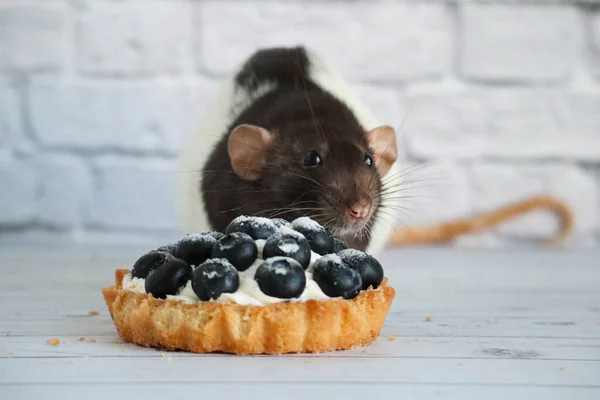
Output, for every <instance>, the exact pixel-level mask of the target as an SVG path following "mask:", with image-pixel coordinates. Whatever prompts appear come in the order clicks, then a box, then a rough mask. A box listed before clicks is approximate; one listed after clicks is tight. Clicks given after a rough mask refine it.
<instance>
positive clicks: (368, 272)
mask: <svg viewBox="0 0 600 400" xmlns="http://www.w3.org/2000/svg"><path fill="white" fill-rule="evenodd" d="M337 255H338V256H339V257H340V258H341V259H342V261H344V262H345V263H346V264H348V266H349V267H350V268H352V269H355V270H357V271H358V273H359V274H360V277H361V279H362V289H363V290H366V289H367V288H368V287H369V286H373V289H377V287H379V285H380V284H381V281H382V280H383V267H382V266H381V264H380V263H379V261H377V260H376V259H375V258H374V257H373V256H370V255H368V254H366V253H363V252H362V251H359V250H355V249H346V250H342V251H340V252H339V253H337Z"/></svg>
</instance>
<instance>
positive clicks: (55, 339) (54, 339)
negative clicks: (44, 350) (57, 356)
mask: <svg viewBox="0 0 600 400" xmlns="http://www.w3.org/2000/svg"><path fill="white" fill-rule="evenodd" d="M46 343H48V344H49V345H52V346H58V345H59V344H60V340H58V339H57V338H52V339H48V340H46Z"/></svg>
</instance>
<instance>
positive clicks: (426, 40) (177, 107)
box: [0, 0, 600, 247]
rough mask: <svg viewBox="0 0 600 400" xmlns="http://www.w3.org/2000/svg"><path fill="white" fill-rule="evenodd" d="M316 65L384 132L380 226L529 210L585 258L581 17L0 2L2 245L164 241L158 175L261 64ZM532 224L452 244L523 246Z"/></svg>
mask: <svg viewBox="0 0 600 400" xmlns="http://www.w3.org/2000/svg"><path fill="white" fill-rule="evenodd" d="M296 44H304V45H307V46H309V47H312V48H314V49H315V50H317V51H318V52H319V53H320V54H321V55H322V56H323V57H324V58H325V59H326V60H328V61H329V63H330V64H332V65H333V66H334V67H335V68H337V69H338V70H339V71H340V72H341V73H342V74H343V75H344V76H345V77H346V79H347V80H348V81H349V82H350V83H351V84H352V85H353V86H354V87H355V89H356V90H357V91H358V92H359V93H360V94H361V95H362V96H363V98H364V102H365V103H366V104H367V105H369V106H370V107H371V108H372V109H373V111H374V113H375V114H376V115H378V116H379V117H380V118H381V119H382V121H384V122H386V123H389V124H392V125H394V126H395V127H396V128H397V129H398V136H399V138H398V140H399V144H400V146H401V150H402V151H401V160H400V161H399V162H400V163H402V164H403V165H404V166H406V167H410V166H414V165H419V166H420V167H415V168H413V170H410V171H413V172H411V173H410V174H409V175H407V179H409V180H410V181H412V183H410V184H407V187H405V190H406V192H405V193H407V194H410V195H411V196H414V197H413V198H412V200H411V201H410V202H409V201H407V202H405V203H404V204H403V206H404V207H405V208H406V209H405V210H404V209H403V210H401V212H399V214H398V218H399V221H398V225H399V226H402V224H407V225H418V224H425V223H432V222H435V221H440V220H446V219H451V218H457V217H463V216H467V215H469V214H472V213H475V212H481V211H485V210H490V209H493V208H495V207H498V206H500V205H503V204H506V203H508V202H512V201H516V200H519V199H521V198H525V197H527V196H529V195H533V194H551V195H554V196H556V197H558V198H560V199H563V200H564V201H566V202H567V203H568V204H569V205H570V206H571V207H572V208H573V210H574V212H575V216H576V224H577V225H576V232H575V234H574V235H573V236H572V237H571V238H570V240H569V242H568V244H567V245H568V246H576V247H579V246H583V247H590V246H599V243H600V7H599V5H598V2H595V1H583V0H582V1H576V0H568V1H545V0H536V1H525V0H523V1H518V0H514V1H500V0H499V1H493V0H488V1H467V0H464V1H460V0H454V1H452V0H446V1H444V0H429V1H416V0H415V1H347V2H342V1H325V0H320V1H318V0H313V1H299V0H297V1H293V0H287V1H280V2H275V1H262V0H254V1H192V0H188V1H186V0H143V1H142V0H37V1H35V0H0V243H4V244H13V243H25V242H39V241H42V242H47V241H53V242H56V243H71V242H77V243H96V242H145V241H152V242H153V243H156V242H160V243H163V242H164V241H165V240H166V239H167V238H171V237H177V236H178V235H179V233H178V232H177V222H176V214H175V189H174V181H175V176H176V174H177V173H181V172H178V171H177V170H176V164H175V160H176V157H177V152H178V149H179V148H180V146H181V145H182V144H183V142H184V140H185V138H186V136H187V135H188V134H190V132H192V131H194V130H196V129H199V127H200V124H201V122H202V120H203V118H204V116H205V112H206V109H207V107H210V105H211V104H212V102H213V101H214V96H215V95H216V93H217V91H218V89H219V84H220V82H222V81H223V79H225V78H226V77H227V76H228V73H229V72H230V71H231V70H232V69H233V68H236V67H237V66H238V64H239V63H240V62H241V61H242V60H243V59H244V58H246V57H247V56H248V55H249V54H250V53H252V52H253V51H255V50H256V49H258V48H260V47H267V46H277V45H296ZM557 226H558V225H557V223H556V220H555V219H554V218H553V217H552V215H549V214H545V213H535V214H531V215H529V216H527V217H524V218H520V219H519V220H518V221H515V222H512V223H510V224H506V225H503V226H501V227H498V228H497V229H494V230H492V231H490V232H486V233H485V234H480V235H474V236H468V237H464V238H461V239H459V240H458V241H456V243H455V245H456V246H474V247H504V246H505V247H511V246H522V245H530V246H534V245H536V244H535V240H536V239H539V238H541V237H545V236H549V235H551V234H552V233H553V232H554V230H555V229H557Z"/></svg>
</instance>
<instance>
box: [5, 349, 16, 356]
mask: <svg viewBox="0 0 600 400" xmlns="http://www.w3.org/2000/svg"><path fill="white" fill-rule="evenodd" d="M6 355H7V356H14V355H15V352H14V351H10V350H9V351H7V352H6Z"/></svg>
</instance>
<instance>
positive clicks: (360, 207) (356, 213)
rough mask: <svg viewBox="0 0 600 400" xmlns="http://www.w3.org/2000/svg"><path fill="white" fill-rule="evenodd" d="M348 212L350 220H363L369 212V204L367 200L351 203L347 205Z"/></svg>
mask: <svg viewBox="0 0 600 400" xmlns="http://www.w3.org/2000/svg"><path fill="white" fill-rule="evenodd" d="M348 212H349V214H350V216H351V217H352V218H356V219H365V218H366V217H367V216H368V215H369V213H370V212H371V202H370V201H368V200H359V201H353V202H351V203H350V204H349V205H348Z"/></svg>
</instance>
